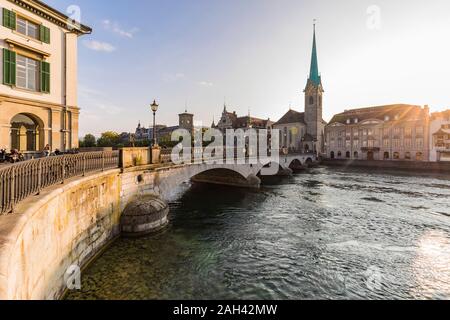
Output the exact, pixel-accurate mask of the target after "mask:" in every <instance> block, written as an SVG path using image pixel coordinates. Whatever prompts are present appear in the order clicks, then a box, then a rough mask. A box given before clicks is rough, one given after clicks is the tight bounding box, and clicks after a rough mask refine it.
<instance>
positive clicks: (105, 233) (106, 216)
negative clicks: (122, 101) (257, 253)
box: [0, 148, 305, 300]
mask: <svg viewBox="0 0 450 320" xmlns="http://www.w3.org/2000/svg"><path fill="white" fill-rule="evenodd" d="M145 150H147V151H148V149H146V148H143V149H140V150H139V149H138V150H137V151H136V152H135V151H134V150H132V152H131V153H130V152H129V153H128V154H130V157H129V159H132V157H133V154H134V155H136V154H139V153H140V152H144V153H145V152H146V151H145ZM291 160H292V159H290V158H289V159H287V158H286V159H285V161H283V163H285V164H286V165H289V163H290V162H291ZM127 161H128V160H127ZM302 161H303V162H304V161H305V159H304V158H302ZM260 169H261V166H260V167H258V166H248V165H247V166H242V165H236V164H235V165H208V164H198V165H179V166H174V165H172V166H158V165H157V166H155V165H146V166H145V165H144V166H139V167H130V168H125V167H123V168H122V169H114V170H109V171H107V172H103V173H97V174H93V175H91V176H88V177H84V178H75V179H73V180H69V181H66V183H65V184H64V185H56V186H53V187H50V188H48V189H45V190H44V191H43V192H42V193H41V194H40V195H37V196H34V197H29V198H28V199H26V200H25V201H23V202H21V203H20V204H19V205H18V206H17V207H16V209H15V212H14V213H13V214H11V215H7V216H0V299H6V300H8V299H58V298H61V296H62V294H63V293H64V292H65V290H66V287H67V286H66V283H65V281H64V276H65V274H66V272H67V270H68V268H69V267H70V266H72V265H77V266H80V267H82V266H84V265H85V264H86V263H88V262H89V261H90V260H91V259H92V258H94V257H95V256H96V255H97V254H98V253H99V252H101V250H102V249H103V248H104V247H105V246H106V245H107V244H109V243H110V242H111V241H112V240H114V239H115V237H117V236H119V235H120V231H121V230H120V218H121V215H122V212H123V211H124V209H125V207H126V206H127V205H128V204H129V203H130V202H131V201H133V200H135V199H136V198H137V197H141V196H149V195H155V196H158V197H161V198H162V199H164V200H166V201H170V200H171V199H173V197H174V196H176V195H177V194H178V191H179V190H180V189H179V187H180V186H181V185H182V184H183V183H184V182H187V181H189V179H191V178H192V177H194V176H196V175H198V174H200V173H202V172H205V171H209V172H210V171H211V170H219V171H218V172H216V173H215V174H219V173H222V174H221V176H222V177H223V176H226V175H227V174H229V172H228V171H226V170H229V171H232V172H234V174H233V176H234V177H239V175H240V176H241V177H242V178H240V177H239V178H240V179H239V180H237V179H236V181H244V183H243V185H242V186H250V185H252V186H253V185H257V184H258V185H259V182H260V181H259V179H258V178H257V177H256V173H257V172H259V170H260ZM224 170H225V171H224ZM212 177H216V176H215V175H214V173H213V174H212ZM216 178H217V177H216ZM210 180H211V177H210Z"/></svg>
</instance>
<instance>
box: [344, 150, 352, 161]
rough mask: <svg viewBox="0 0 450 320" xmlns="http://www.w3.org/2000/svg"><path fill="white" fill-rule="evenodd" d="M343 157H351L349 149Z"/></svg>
mask: <svg viewBox="0 0 450 320" xmlns="http://www.w3.org/2000/svg"><path fill="white" fill-rule="evenodd" d="M345 157H346V158H347V159H350V158H351V156H350V151H347V153H346V154H345Z"/></svg>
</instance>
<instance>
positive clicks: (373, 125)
mask: <svg viewBox="0 0 450 320" xmlns="http://www.w3.org/2000/svg"><path fill="white" fill-rule="evenodd" d="M429 130H430V110H429V108H428V106H425V107H424V108H422V107H420V106H414V105H389V106H379V107H371V108H363V109H355V110H347V111H345V112H343V113H341V114H338V115H335V116H334V117H333V119H332V120H331V121H330V123H329V125H328V126H327V127H326V154H327V158H329V159H354V160H406V161H428V160H429V146H430V138H429V134H428V132H429Z"/></svg>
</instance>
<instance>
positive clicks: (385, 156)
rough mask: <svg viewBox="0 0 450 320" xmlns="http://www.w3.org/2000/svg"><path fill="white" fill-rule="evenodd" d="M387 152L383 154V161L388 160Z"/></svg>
mask: <svg viewBox="0 0 450 320" xmlns="http://www.w3.org/2000/svg"><path fill="white" fill-rule="evenodd" d="M389 158H390V157H389V152H385V153H384V160H389Z"/></svg>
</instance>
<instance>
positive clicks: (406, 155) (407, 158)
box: [405, 152, 411, 160]
mask: <svg viewBox="0 0 450 320" xmlns="http://www.w3.org/2000/svg"><path fill="white" fill-rule="evenodd" d="M405 160H411V152H406V153H405Z"/></svg>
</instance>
